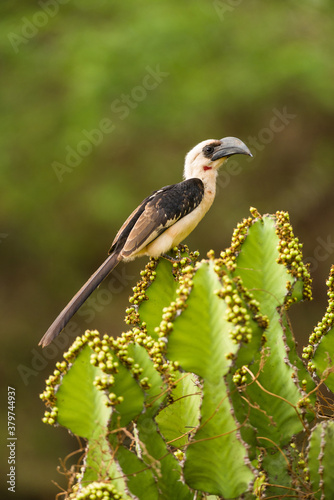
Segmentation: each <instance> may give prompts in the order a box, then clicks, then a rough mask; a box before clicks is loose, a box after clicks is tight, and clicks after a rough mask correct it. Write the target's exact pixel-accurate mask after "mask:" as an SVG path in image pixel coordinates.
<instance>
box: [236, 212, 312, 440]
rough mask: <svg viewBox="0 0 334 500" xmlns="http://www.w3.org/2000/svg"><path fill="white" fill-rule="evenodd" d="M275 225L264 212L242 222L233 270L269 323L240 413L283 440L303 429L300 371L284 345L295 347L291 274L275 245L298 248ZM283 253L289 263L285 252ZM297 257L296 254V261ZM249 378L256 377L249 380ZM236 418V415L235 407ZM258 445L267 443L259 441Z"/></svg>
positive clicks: (259, 429) (264, 433) (266, 434)
mask: <svg viewBox="0 0 334 500" xmlns="http://www.w3.org/2000/svg"><path fill="white" fill-rule="evenodd" d="M278 226H279V223H278V221H277V220H276V219H275V218H274V217H271V216H264V217H261V218H258V219H257V220H255V221H252V222H251V223H250V224H249V226H248V227H247V228H246V227H245V230H244V233H243V237H244V241H243V242H242V243H241V244H240V245H239V248H238V253H237V256H236V260H235V264H236V268H235V271H234V273H235V275H238V276H240V277H241V279H242V282H243V284H244V286H245V287H246V288H247V289H249V290H251V291H252V294H253V295H254V297H255V299H256V300H257V301H258V302H259V303H260V311H261V313H262V314H264V315H266V316H267V317H268V319H269V326H268V328H267V329H266V331H265V336H266V339H267V341H266V343H265V348H266V350H265V351H264V352H263V353H262V354H261V355H260V354H258V359H257V361H256V362H255V363H254V364H253V365H252V366H250V367H249V369H250V370H251V371H252V372H253V376H250V375H249V374H248V380H247V382H248V385H247V387H246V388H245V389H244V391H243V393H244V396H245V397H246V399H247V400H248V402H246V401H244V402H243V403H242V405H243V406H244V418H246V416H247V415H249V423H250V424H251V425H252V426H253V427H254V428H256V429H257V434H258V435H259V436H263V437H266V438H268V439H271V440H273V441H274V442H275V443H277V444H279V446H284V445H285V444H287V443H288V442H289V440H290V438H291V436H292V435H293V434H295V433H297V432H299V431H300V430H302V429H303V424H302V421H301V420H302V418H301V416H302V412H301V411H300V410H299V408H298V407H299V406H300V405H301V406H303V403H302V402H301V400H302V398H303V396H304V394H303V392H302V390H301V387H300V385H299V377H300V374H299V373H298V370H297V367H295V366H294V365H292V363H291V362H290V360H289V355H290V356H291V354H290V351H291V349H294V350H295V346H294V345H292V344H291V341H290V339H289V344H290V345H288V344H287V340H286V329H285V327H284V321H285V317H286V316H285V315H286V313H285V304H286V301H287V300H288V299H289V297H290V294H291V287H292V286H293V283H294V282H296V280H297V278H295V277H294V276H293V275H292V274H291V273H290V270H289V266H288V265H284V264H283V261H282V256H280V254H279V251H278V248H280V249H281V250H282V248H284V249H285V248H287V249H288V248H289V252H295V253H296V255H294V257H295V258H296V257H298V255H299V254H298V253H297V250H296V248H295V247H296V245H297V243H296V242H295V240H294V239H293V234H291V230H290V228H289V227H286V226H285V227H284V231H285V232H286V236H285V239H284V237H283V235H282V232H281V233H280V234H277V233H279V231H278V229H277V227H278ZM289 243H290V247H291V248H290V247H289ZM297 248H298V245H297ZM284 255H285V257H286V259H287V260H288V261H289V265H291V261H290V260H289V259H290V254H289V253H285V254H284ZM284 262H286V261H285V260H284ZM299 262H300V260H299V259H298V260H297V263H298V265H299ZM304 272H305V271H304ZM298 279H301V278H298ZM294 356H295V357H296V356H297V354H296V353H295V355H294ZM299 368H301V367H300V364H299ZM305 377H307V379H308V385H309V388H310V389H313V388H314V383H313V382H312V381H311V379H310V377H308V376H307V375H306V372H305V370H302V378H303V379H304V378H305ZM253 378H254V379H256V380H254V382H253ZM239 410H240V405H239ZM296 417H297V418H296ZM238 418H239V420H240V419H242V416H241V414H240V411H239V412H238ZM267 443H269V442H267ZM261 445H262V446H270V445H268V444H265V443H261Z"/></svg>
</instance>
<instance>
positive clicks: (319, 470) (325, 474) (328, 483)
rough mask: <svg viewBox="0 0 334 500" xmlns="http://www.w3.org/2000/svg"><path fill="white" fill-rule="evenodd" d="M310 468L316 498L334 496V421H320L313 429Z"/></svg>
mask: <svg viewBox="0 0 334 500" xmlns="http://www.w3.org/2000/svg"><path fill="white" fill-rule="evenodd" d="M307 463H308V468H309V474H310V481H311V485H312V491H313V494H314V498H319V499H325V498H334V475H333V463H334V422H333V421H332V420H328V421H324V422H320V423H319V424H317V425H316V426H315V427H314V429H313V430H312V434H311V437H310V440H309V448H308V460H307Z"/></svg>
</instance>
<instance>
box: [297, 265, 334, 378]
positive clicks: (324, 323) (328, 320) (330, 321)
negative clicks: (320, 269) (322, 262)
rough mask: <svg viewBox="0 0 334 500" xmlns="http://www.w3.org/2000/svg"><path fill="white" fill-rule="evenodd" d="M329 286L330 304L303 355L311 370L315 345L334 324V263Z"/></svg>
mask: <svg viewBox="0 0 334 500" xmlns="http://www.w3.org/2000/svg"><path fill="white" fill-rule="evenodd" d="M326 285H327V287H328V291H327V296H328V306H327V309H326V312H325V314H324V317H323V318H322V320H321V321H319V322H318V324H317V326H316V327H315V328H314V330H313V332H312V333H311V335H310V337H309V345H308V346H306V347H304V349H303V354H302V357H303V358H304V359H305V360H308V361H309V363H308V369H309V370H310V372H312V373H313V372H314V371H315V365H314V363H312V361H311V359H312V358H313V354H314V347H315V346H316V345H317V344H318V343H319V342H320V340H321V338H322V337H323V336H324V335H326V333H327V332H328V331H329V330H330V329H331V328H333V326H334V265H333V266H332V267H331V270H330V273H329V277H328V280H327V281H326Z"/></svg>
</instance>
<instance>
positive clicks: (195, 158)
mask: <svg viewBox="0 0 334 500" xmlns="http://www.w3.org/2000/svg"><path fill="white" fill-rule="evenodd" d="M236 154H242V155H248V156H252V153H251V152H250V150H249V149H248V147H247V146H246V144H244V143H243V142H242V141H241V140H240V139H237V138H236V137H224V138H223V139H220V140H216V139H207V140H206V141H202V142H200V143H199V144H197V146H195V147H194V148H193V149H191V150H190V151H189V153H188V154H187V156H186V159H185V164H184V178H185V179H190V178H191V177H199V178H200V179H203V178H205V177H206V176H207V175H212V173H214V176H216V174H217V170H218V168H219V167H221V165H222V164H223V163H224V161H226V160H227V159H228V158H229V157H230V156H232V155H236Z"/></svg>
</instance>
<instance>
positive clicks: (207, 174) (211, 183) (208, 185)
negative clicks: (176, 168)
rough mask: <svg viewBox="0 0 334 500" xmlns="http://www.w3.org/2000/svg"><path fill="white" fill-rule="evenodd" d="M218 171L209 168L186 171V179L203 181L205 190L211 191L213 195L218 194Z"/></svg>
mask: <svg viewBox="0 0 334 500" xmlns="http://www.w3.org/2000/svg"><path fill="white" fill-rule="evenodd" d="M217 173H218V172H217V170H216V169H215V168H212V167H209V166H205V165H204V166H198V167H197V168H192V169H185V171H184V178H185V179H191V178H194V177H195V178H197V179H201V181H202V182H203V184H204V189H205V190H206V191H210V193H212V194H213V195H214V194H215V192H216V180H217Z"/></svg>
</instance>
